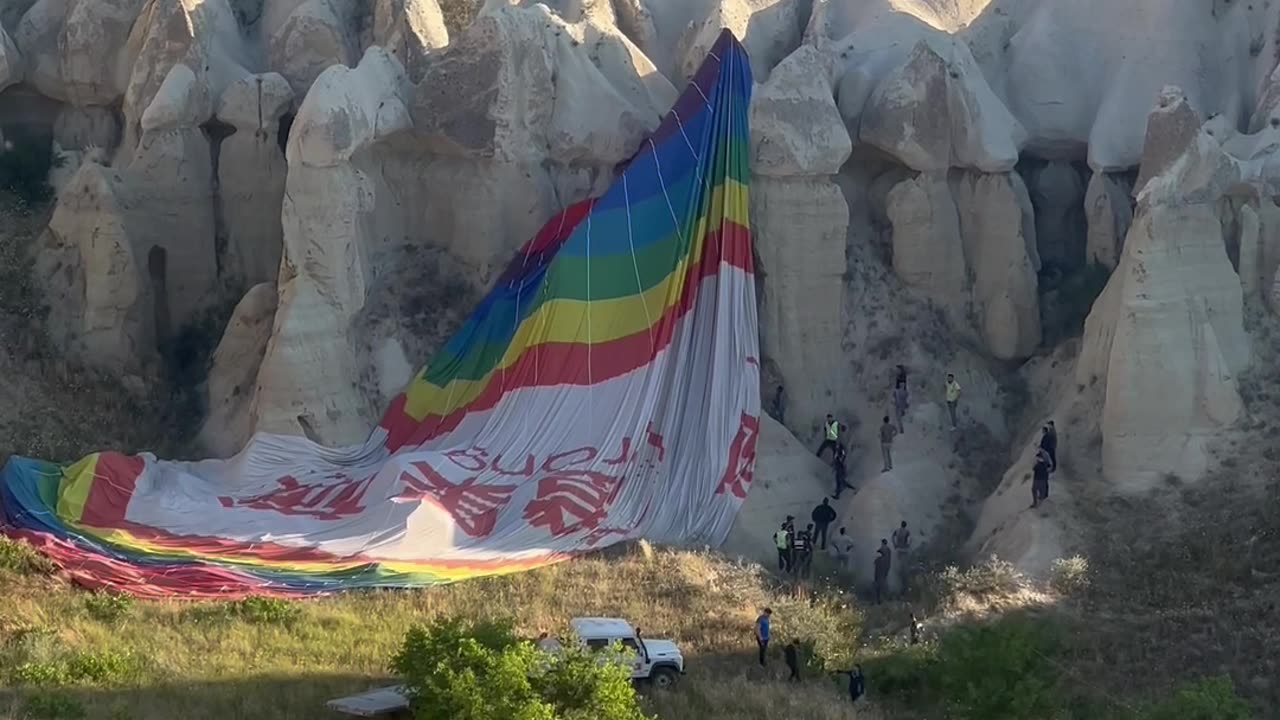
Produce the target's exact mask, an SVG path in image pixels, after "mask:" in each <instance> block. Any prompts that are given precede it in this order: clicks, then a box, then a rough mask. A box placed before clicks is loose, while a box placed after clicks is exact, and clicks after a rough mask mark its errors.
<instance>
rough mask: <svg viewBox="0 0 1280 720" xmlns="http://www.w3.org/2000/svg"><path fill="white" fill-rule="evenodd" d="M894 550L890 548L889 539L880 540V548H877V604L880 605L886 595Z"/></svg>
mask: <svg viewBox="0 0 1280 720" xmlns="http://www.w3.org/2000/svg"><path fill="white" fill-rule="evenodd" d="M892 553H893V551H892V550H890V549H889V541H888V540H887V539H883V538H882V539H881V540H880V548H879V549H878V550H876V562H875V573H876V574H875V578H876V579H875V589H876V604H877V605H879V604H880V603H881V601H882V598H883V596H884V591H885V586H886V585H887V584H888V582H889V568H890V565H891V564H892V563H893V560H892V558H893V554H892Z"/></svg>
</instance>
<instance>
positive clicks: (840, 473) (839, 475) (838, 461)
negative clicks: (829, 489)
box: [831, 445, 857, 500]
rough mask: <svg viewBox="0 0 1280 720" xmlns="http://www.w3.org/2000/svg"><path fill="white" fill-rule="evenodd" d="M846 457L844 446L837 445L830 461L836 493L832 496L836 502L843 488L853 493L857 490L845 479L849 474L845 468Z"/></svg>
mask: <svg viewBox="0 0 1280 720" xmlns="http://www.w3.org/2000/svg"><path fill="white" fill-rule="evenodd" d="M846 457H848V456H847V455H846V453H845V449H844V446H843V445H837V446H836V454H835V457H834V458H832V459H831V469H832V470H833V471H834V472H835V474H836V491H835V492H834V493H832V494H833V495H835V498H836V499H837V500H839V499H840V493H841V491H843V490H844V489H845V488H849V489H850V490H854V491H856V490H857V488H855V487H854V486H852V485H850V484H849V481H848V480H847V479H846V478H847V477H848V474H849V471H848V469H847V468H846V467H845V458H846Z"/></svg>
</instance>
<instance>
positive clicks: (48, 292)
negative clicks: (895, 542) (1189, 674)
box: [0, 0, 1280, 574]
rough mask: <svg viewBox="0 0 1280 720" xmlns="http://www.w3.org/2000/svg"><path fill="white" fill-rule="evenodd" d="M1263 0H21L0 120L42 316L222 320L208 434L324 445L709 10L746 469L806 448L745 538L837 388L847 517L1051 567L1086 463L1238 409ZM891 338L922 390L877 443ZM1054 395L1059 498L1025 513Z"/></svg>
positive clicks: (228, 445) (219, 440) (620, 136)
mask: <svg viewBox="0 0 1280 720" xmlns="http://www.w3.org/2000/svg"><path fill="white" fill-rule="evenodd" d="M1278 24H1280V5H1276V6H1275V7H1273V6H1272V4H1271V3H1252V4H1251V3H1246V2H1239V1H1237V2H1229V1H1228V0H1216V1H1215V2H1204V3H1179V2H1150V0H1105V1H1104V0H1078V1H1077V2H1071V3H1061V2H1052V1H1051V0H992V1H991V2H985V1H979V0H950V1H948V2H942V1H940V0H694V1H688V0H680V1H678V2H677V1H675V0H556V1H554V2H546V3H543V4H535V3H532V2H517V1H515V0H510V1H504V0H488V1H487V2H484V3H466V2H444V3H443V6H442V5H441V4H439V3H438V2H437V0H377V2H364V1H362V0H203V1H200V2H197V1H196V0H181V1H179V2H175V1H173V0H167V1H166V0H36V1H35V2H32V1H31V0H20V1H19V2H16V3H8V4H6V5H5V6H4V8H3V9H0V90H3V92H0V128H3V130H4V132H5V133H6V134H8V133H11V132H17V131H21V132H24V133H27V134H28V135H29V136H34V137H37V138H39V139H40V141H41V142H49V143H53V144H55V145H56V147H57V148H58V150H59V151H60V152H62V153H63V154H64V155H65V156H66V157H67V158H68V160H69V161H70V163H69V165H68V166H67V167H64V168H61V169H59V170H58V171H57V172H56V173H55V176H54V178H53V179H54V181H55V183H56V184H57V185H58V186H59V190H60V192H59V196H58V200H57V205H56V209H55V211H54V212H53V215H52V218H51V219H50V221H49V224H48V227H47V229H46V230H45V232H44V235H43V238H42V239H41V242H40V243H39V248H38V253H37V255H38V256H37V258H36V263H35V265H36V277H37V280H38V282H39V284H40V285H41V288H42V290H43V292H44V294H45V297H46V298H47V303H48V305H49V306H50V313H49V316H48V321H47V327H46V330H47V332H48V334H49V336H50V338H51V339H52V340H53V342H54V343H55V344H56V345H57V347H58V348H60V350H61V351H62V352H63V353H65V354H66V355H67V356H68V357H69V358H71V359H72V360H73V361H75V362H78V363H82V364H85V365H88V366H91V367H94V368H96V369H97V370H100V371H103V372H106V373H108V374H111V375H113V376H116V377H125V378H131V379H132V380H131V384H133V385H138V386H142V385H145V384H146V383H145V382H139V380H146V382H156V380H154V379H155V378H157V377H159V376H161V375H163V374H164V373H166V372H171V371H172V365H173V364H174V362H175V358H177V357H179V356H181V355H182V352H181V351H182V348H184V347H187V346H188V345H190V344H191V343H192V342H194V340H193V338H196V339H199V338H200V337H206V338H207V336H209V335H210V334H212V336H213V339H215V340H216V339H218V338H220V340H221V342H220V343H219V344H218V347H217V350H216V352H214V353H213V354H212V368H211V370H210V372H209V378H208V382H207V391H208V396H209V397H208V403H207V404H208V415H207V418H206V421H205V426H204V432H203V433H202V440H203V445H204V449H205V450H206V451H209V452H213V453H216V454H220V455H226V454H229V453H231V452H233V451H234V450H235V449H236V448H237V447H239V446H240V445H241V444H242V443H243V441H244V440H245V438H246V437H248V435H249V434H250V433H251V432H253V431H255V430H263V431H273V432H284V433H296V434H307V435H308V436H310V437H312V438H314V439H316V440H317V441H320V442H323V443H330V444H338V443H345V442H350V441H353V440H355V439H357V438H360V437H362V435H363V434H364V433H365V432H367V429H368V428H369V427H370V426H371V425H372V423H373V421H374V420H375V419H376V417H377V416H378V414H379V412H380V411H381V409H382V408H383V407H384V406H385V402H386V400H387V399H388V398H389V397H390V396H391V395H393V394H394V393H395V392H397V391H398V390H399V389H400V388H401V387H402V386H403V385H404V383H405V382H406V381H407V380H408V378H409V376H410V374H411V373H412V371H413V368H414V367H415V366H417V365H418V364H419V363H420V362H422V360H423V359H425V358H426V357H427V356H429V355H430V353H431V352H432V350H433V349H434V348H435V347H436V345H437V344H438V343H439V341H440V339H441V338H443V337H445V336H447V334H448V333H449V332H450V330H451V329H452V327H455V326H456V323H457V321H458V319H460V318H461V317H462V316H464V315H465V313H466V312H467V311H468V309H469V308H470V306H471V304H472V302H474V299H475V298H476V297H477V296H478V294H479V293H480V292H481V291H482V290H483V288H484V287H485V286H486V284H487V283H488V282H489V281H490V279H491V278H492V274H493V269H494V268H495V267H498V266H500V265H501V264H502V263H503V262H504V261H505V259H506V258H507V256H508V255H509V253H510V252H511V250H512V249H513V248H515V247H516V246H517V245H518V244H519V243H521V242H522V241H523V240H524V239H526V238H527V237H528V236H530V235H531V234H532V233H533V232H534V231H535V230H536V229H537V228H538V227H539V225H540V224H541V223H542V222H544V221H545V219H546V218H547V217H549V216H550V215H552V214H553V213H554V212H555V211H556V210H558V209H560V208H562V207H564V206H565V205H567V204H569V203H571V202H574V201H576V200H579V199H582V198H585V197H587V196H589V195H591V194H592V193H594V192H598V191H600V190H601V189H602V188H603V187H604V186H605V185H607V183H608V179H609V177H610V174H611V172H612V170H613V169H614V168H615V167H616V166H617V165H618V164H619V163H621V162H623V161H625V160H626V159H627V158H628V157H629V156H630V154H631V153H632V152H633V151H634V148H635V146H636V143H637V142H638V141H639V140H640V138H642V137H643V136H644V134H645V133H646V132H647V131H649V130H650V129H652V128H653V127H655V125H656V123H657V122H658V119H659V117H660V115H661V114H662V113H663V112H665V110H666V109H667V107H668V106H669V105H670V103H671V101H672V100H673V99H674V97H675V95H676V91H677V88H678V87H680V86H681V85H682V84H683V83H684V81H685V79H686V77H687V75H688V73H690V72H691V71H692V69H693V67H694V66H695V65H696V63H697V62H698V60H699V59H700V58H701V57H702V55H703V54H704V53H705V51H706V49H707V47H708V46H709V44H710V43H711V42H712V41H713V40H714V38H715V36H716V34H717V32H718V31H719V30H720V29H721V28H722V27H728V28H731V29H732V30H733V31H734V32H735V33H737V34H738V36H739V37H741V38H742V39H743V42H744V44H745V45H746V47H747V48H748V50H749V51H750V53H751V58H752V65H753V71H754V74H755V77H756V80H757V89H756V94H755V100H754V104H753V108H752V121H753V128H752V130H753V140H752V152H753V171H754V173H755V177H754V178H753V186H752V213H753V221H754V226H755V232H756V244H757V252H758V255H759V261H760V262H759V265H760V276H761V285H760V295H759V301H760V305H761V313H760V317H761V322H762V328H761V336H762V349H763V353H764V358H765V360H766V362H765V369H766V372H765V373H764V375H765V378H766V380H765V383H766V387H765V389H764V392H763V395H764V397H766V398H770V397H772V396H773V388H774V387H776V386H777V385H778V384H781V385H783V386H784V387H785V389H786V395H787V399H788V400H787V410H786V414H785V418H784V419H785V421H786V422H785V428H783V427H782V426H781V425H774V424H768V425H766V427H765V432H766V435H767V436H768V437H766V445H765V447H766V448H774V449H776V451H777V452H776V454H777V457H766V458H765V459H764V460H763V461H762V468H764V473H765V474H769V473H770V472H774V471H772V470H769V468H771V467H774V466H775V465H776V466H777V467H778V468H779V469H777V470H776V472H777V473H779V474H785V473H796V474H798V475H806V476H807V477H809V479H810V480H811V481H812V482H811V484H810V486H806V487H805V489H804V490H803V491H798V496H787V497H785V498H775V497H773V496H772V495H771V494H770V493H758V494H757V495H753V497H752V500H751V501H750V503H749V504H750V505H751V507H749V508H748V511H747V512H744V522H751V523H753V527H751V528H745V527H744V528H743V532H745V533H746V540H744V541H743V544H741V545H740V547H742V548H743V549H744V550H746V551H749V552H752V553H756V552H761V553H764V554H767V552H768V548H767V546H763V548H764V549H763V550H760V549H759V548H760V547H761V546H760V544H759V542H758V539H759V538H760V537H762V536H763V535H764V534H767V532H768V531H769V530H770V529H771V528H772V525H773V523H772V520H770V519H769V518H770V514H771V513H773V512H774V506H775V505H777V506H778V507H781V506H782V505H787V506H791V505H796V506H800V507H802V506H803V505H804V504H805V503H812V502H815V501H816V500H817V499H818V497H816V495H817V493H819V492H821V488H822V487H824V486H825V484H826V483H827V480H828V479H827V478H826V477H824V476H823V473H825V472H826V470H825V468H822V467H820V466H817V467H815V466H813V465H812V463H808V462H807V461H806V462H804V463H801V462H800V461H799V460H798V459H797V460H795V461H794V462H793V461H787V462H783V461H781V460H779V458H782V457H784V456H787V454H788V453H790V455H795V456H796V457H799V456H798V455H796V448H795V446H794V438H788V437H787V432H788V431H789V432H790V433H792V434H794V435H795V436H797V437H798V438H800V440H801V441H802V442H803V444H811V443H810V441H811V440H813V439H815V438H816V430H817V427H818V424H819V422H820V419H821V417H822V416H823V415H824V414H825V413H827V412H835V413H836V414H838V415H839V416H840V417H842V418H844V419H847V421H849V422H850V424H851V425H852V426H853V427H854V429H855V438H856V440H857V442H858V446H859V452H858V453H857V454H856V455H855V466H856V470H855V472H854V473H853V480H854V481H855V483H856V484H858V485H859V486H860V487H861V488H862V490H863V492H861V493H860V494H859V495H858V496H856V497H855V498H854V499H853V500H852V501H851V502H850V504H849V506H848V507H846V508H844V509H843V510H844V512H845V513H846V522H848V523H849V524H850V525H851V526H852V527H854V528H856V529H857V532H858V538H859V543H860V544H863V545H865V544H872V543H874V542H875V540H876V538H877V537H878V536H881V535H884V534H887V533H888V531H890V530H891V529H892V528H893V527H894V526H895V525H896V524H897V522H898V521H899V520H900V519H907V520H909V521H910V522H912V523H913V526H915V527H918V528H920V533H921V535H922V536H923V538H922V539H924V540H925V541H927V542H934V544H935V547H942V546H946V547H950V546H951V545H952V543H951V541H952V540H954V539H955V536H956V534H957V533H967V530H969V529H973V534H972V537H970V542H969V550H970V551H971V552H974V553H986V552H990V551H999V552H1000V553H1001V554H1003V555H1005V556H1006V557H1008V558H1009V559H1011V560H1013V561H1015V562H1018V563H1019V564H1020V565H1022V566H1023V568H1024V569H1025V570H1027V571H1029V572H1031V573H1033V574H1035V573H1038V574H1043V573H1045V572H1046V571H1047V569H1048V564H1049V563H1050V562H1052V560H1053V559H1055V558H1057V557H1059V556H1061V555H1062V554H1064V553H1067V552H1069V551H1070V549H1071V548H1072V547H1074V546H1075V545H1076V544H1078V540H1079V538H1078V535H1079V533H1078V532H1076V531H1075V529H1074V528H1075V523H1076V519H1075V515H1074V514H1073V511H1072V507H1071V502H1070V498H1071V496H1072V494H1073V488H1075V487H1077V485H1083V484H1086V483H1095V482H1096V483H1101V487H1102V488H1104V490H1105V492H1106V493H1129V494H1134V493H1142V492H1145V491H1147V490H1148V489H1150V488H1151V487H1153V486H1154V485H1155V483H1156V482H1157V481H1159V480H1160V479H1161V478H1162V477H1164V476H1166V475H1167V474H1168V473H1172V472H1177V473H1178V474H1179V475H1180V476H1181V477H1183V478H1184V479H1186V480H1194V479H1195V478H1197V477H1200V476H1203V475H1205V474H1206V472H1208V470H1210V468H1211V465H1212V458H1211V457H1210V454H1209V453H1207V452H1206V448H1207V447H1208V445H1209V444H1210V443H1211V442H1212V440H1213V439H1214V438H1215V437H1217V436H1218V435H1220V434H1221V433H1222V432H1224V431H1225V430H1226V429H1227V428H1230V427H1231V426H1232V424H1233V423H1235V422H1237V421H1238V419H1239V418H1241V417H1242V413H1243V410H1242V404H1241V399H1240V396H1239V391H1238V377H1239V376H1240V373H1242V372H1243V371H1245V370H1246V368H1248V367H1249V366H1250V364H1251V362H1252V361H1253V358H1254V351H1253V349H1252V347H1251V341H1250V336H1249V334H1248V333H1247V332H1246V331H1245V326H1244V321H1243V318H1244V316H1245V313H1246V309H1247V308H1250V307H1259V308H1260V307H1263V306H1266V305H1269V306H1272V307H1278V306H1280V300H1277V298H1280V282H1278V281H1280V277H1277V266H1278V265H1280V209H1278V208H1277V205H1276V202H1275V198H1276V196H1277V194H1280V193H1277V183H1280V165H1278V164H1277V162H1280V159H1278V158H1280V156H1277V154H1276V142H1277V140H1278V139H1280V135H1277V134H1276V133H1278V132H1280V70H1277V68H1276V61H1277V57H1280V47H1277V45H1276V33H1274V32H1272V31H1271V29H1274V28H1276V27H1277V26H1278ZM1153 108H1154V110H1153ZM1243 133H1251V134H1243ZM1098 268H1101V270H1098ZM1108 271H1111V274H1110V279H1109V281H1107V283H1106V289H1105V291H1103V292H1102V294H1101V296H1100V297H1099V298H1098V300H1097V302H1096V303H1094V302H1093V297H1092V296H1089V295H1087V294H1085V296H1083V297H1079V295H1081V293H1080V292H1079V288H1080V287H1082V285H1083V284H1084V281H1083V280H1082V278H1086V277H1087V276H1088V273H1093V272H1101V273H1102V274H1104V275H1105V273H1106V272H1108ZM1090 307H1091V308H1092V311H1091V312H1089V313H1088V315H1089V319H1088V322H1087V323H1085V326H1084V328H1083V337H1082V339H1080V340H1078V341H1077V340H1068V341H1066V343H1065V344H1062V345H1060V346H1058V344H1059V343H1060V341H1061V340H1062V339H1063V338H1064V337H1069V336H1072V335H1075V334H1077V333H1078V332H1079V331H1080V328H1079V327H1078V326H1072V322H1070V321H1064V320H1063V318H1064V317H1075V316H1079V317H1083V315H1084V314H1085V312H1086V309H1087V308H1090ZM232 308H234V310H232ZM196 344H199V343H196ZM210 344H212V343H210ZM1054 346H1057V348H1056V350H1055V348H1054ZM1051 352H1052V354H1050V353H1051ZM1028 360H1030V362H1027V361H1028ZM897 363H904V364H906V365H907V366H908V367H909V368H910V369H911V372H912V393H913V396H914V400H913V403H912V410H911V413H910V415H909V417H908V428H907V429H908V432H907V434H906V435H905V436H904V438H903V439H902V440H901V441H900V444H899V450H898V452H899V458H900V461H899V463H898V466H899V467H898V469H896V470H895V471H894V472H893V473H887V474H884V475H880V474H879V473H878V472H877V471H878V470H879V468H878V467H876V463H877V462H878V460H877V458H876V457H874V456H875V455H877V453H876V452H875V440H874V438H875V430H876V427H877V426H878V425H879V418H880V416H881V415H883V414H884V413H885V412H886V411H887V410H888V408H889V398H888V392H887V385H888V384H889V382H890V380H891V377H892V371H891V368H892V366H893V365H895V364H897ZM1018 367H1021V368H1022V369H1021V370H1020V371H1016V369H1017V368H1018ZM946 372H955V373H956V374H957V376H958V377H959V379H960V382H961V383H962V384H963V385H964V387H965V399H964V402H963V403H962V415H963V419H964V422H963V430H962V432H961V433H958V434H952V433H949V432H947V427H946V423H944V422H943V414H944V413H945V409H944V408H943V407H942V404H941V402H940V394H941V379H942V377H943V376H944V375H945V373H946ZM1028 387H1029V392H1028V391H1027V390H1026V389H1025V388H1028ZM1027 395H1029V396H1030V397H1029V398H1027V397H1025V396H1027ZM1028 399H1029V400H1030V405H1029V407H1028V409H1027V410H1026V412H1021V407H1020V406H1021V405H1023V404H1025V401H1026V400H1028ZM1051 417H1052V418H1056V419H1057V422H1058V427H1059V428H1060V433H1061V434H1062V435H1063V444H1064V447H1065V448H1066V449H1065V450H1064V453H1063V455H1064V457H1063V470H1062V472H1061V473H1060V474H1059V476H1058V480H1057V483H1056V484H1057V485H1058V486H1060V487H1061V488H1062V490H1061V493H1060V494H1059V493H1058V491H1055V506H1057V499H1058V498H1061V499H1062V501H1063V502H1062V503H1061V505H1060V507H1061V508H1062V510H1061V511H1056V512H1053V513H1051V514H1044V515H1039V514H1037V515H1033V514H1030V513H1028V512H1026V511H1025V504H1026V502H1027V501H1028V500H1029V498H1028V497H1027V495H1029V493H1028V492H1027V489H1026V487H1025V486H1026V484H1027V479H1026V473H1027V471H1028V463H1029V459H1030V453H1029V452H1027V451H1024V448H1026V447H1028V446H1029V444H1030V443H1031V442H1032V441H1033V440H1034V437H1033V431H1034V430H1036V429H1037V428H1038V427H1039V421H1040V420H1042V419H1048V418H1051ZM788 448H789V449H788ZM775 461H777V462H775ZM771 463H772V464H771ZM782 468H787V469H785V470H784V469H782ZM806 482H809V480H806ZM766 506H767V507H766ZM748 518H751V520H747V519H748ZM754 518H760V519H759V520H758V521H757V520H754ZM754 524H759V525H760V526H761V527H759V528H756V527H754ZM741 536H742V535H741V533H739V537H741ZM943 540H945V541H946V542H942V541H943ZM751 548H754V549H751Z"/></svg>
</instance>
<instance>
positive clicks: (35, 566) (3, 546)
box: [0, 537, 57, 575]
mask: <svg viewBox="0 0 1280 720" xmlns="http://www.w3.org/2000/svg"><path fill="white" fill-rule="evenodd" d="M0 570H8V571H10V572H14V573H18V574H19V575H34V574H37V573H45V574H48V573H52V572H53V571H54V570H57V566H55V565H54V564H53V561H52V560H50V559H49V558H47V557H45V556H43V555H41V554H40V553H38V552H36V550H35V548H33V547H31V546H30V545H28V544H27V543H25V542H22V541H21V540H10V539H9V538H7V537H0Z"/></svg>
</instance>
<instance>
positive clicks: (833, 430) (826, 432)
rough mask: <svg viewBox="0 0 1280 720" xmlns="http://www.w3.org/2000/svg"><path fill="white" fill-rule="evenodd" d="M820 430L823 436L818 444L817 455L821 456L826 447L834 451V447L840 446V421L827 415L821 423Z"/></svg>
mask: <svg viewBox="0 0 1280 720" xmlns="http://www.w3.org/2000/svg"><path fill="white" fill-rule="evenodd" d="M822 432H823V438H822V444H821V445H819V446H818V457H822V453H824V452H826V451H827V448H830V449H831V452H835V451H836V448H838V447H840V423H838V422H836V419H835V417H833V416H832V415H830V414H828V415H827V421H826V422H825V423H823V424H822Z"/></svg>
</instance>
